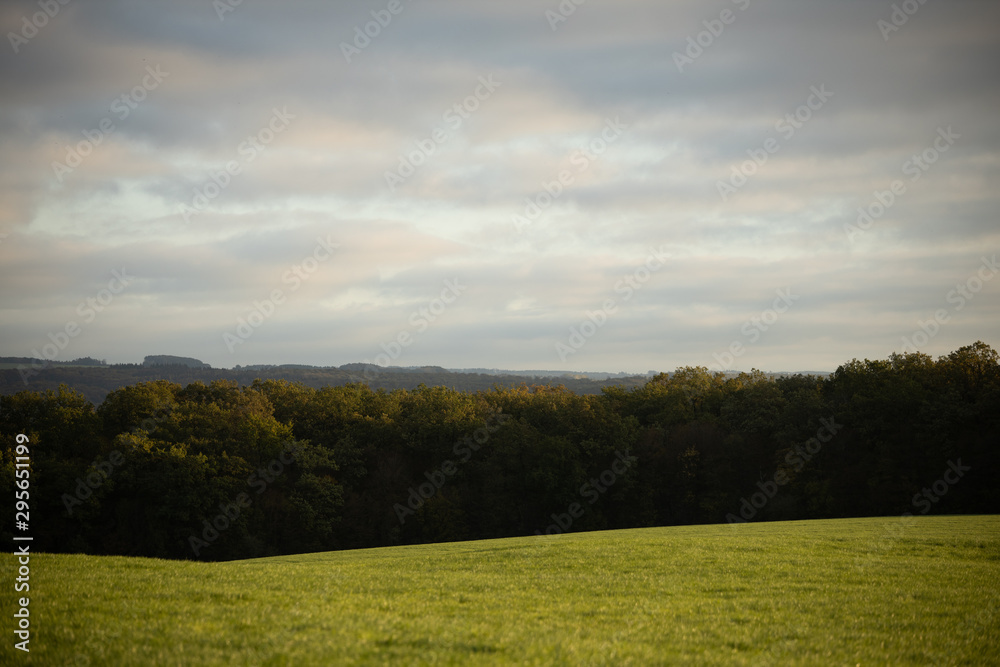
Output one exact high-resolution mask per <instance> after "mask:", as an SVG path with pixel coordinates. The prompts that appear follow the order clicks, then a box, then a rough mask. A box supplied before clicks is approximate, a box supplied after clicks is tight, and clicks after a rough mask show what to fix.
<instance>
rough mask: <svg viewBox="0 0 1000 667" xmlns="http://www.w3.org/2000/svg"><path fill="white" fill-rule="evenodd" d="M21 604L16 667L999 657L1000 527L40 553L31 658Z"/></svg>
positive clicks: (954, 521) (706, 531) (750, 529)
mask: <svg viewBox="0 0 1000 667" xmlns="http://www.w3.org/2000/svg"><path fill="white" fill-rule="evenodd" d="M13 560H14V559H13V558H12V557H10V556H8V557H7V558H4V559H3V561H4V564H3V568H4V580H5V581H6V582H11V581H12V580H13V577H14V566H13V564H12V563H13ZM8 585H9V584H8ZM7 590H8V592H7V593H6V594H5V595H4V596H3V604H4V608H3V618H4V619H6V621H5V626H4V633H3V635H4V637H5V639H4V642H3V646H2V647H0V663H2V664H4V665H16V664H37V665H43V664H44V665H102V666H103V665H180V664H220V665H231V664H233V665H242V664H248V665H303V664H305V665H309V664H316V665H323V664H353V663H360V664H383V663H386V662H395V663H402V664H498V663H517V664H614V665H619V664H636V665H647V664H719V665H734V664H735V665H741V664H745V665H771V664H773V665H859V664H860V665H879V664H893V665H904V664H920V665H927V664H934V665H982V664H1000V516H988V517H918V518H916V519H915V520H913V522H912V523H911V524H905V525H904V524H903V523H901V520H900V519H899V518H898V517H897V518H883V519H844V520H835V521H801V522H786V523H764V524H742V525H713V526H689V527H674V528H650V529H639V530H623V531H608V532H596V533H578V534H569V535H562V536H557V537H551V538H543V537H530V538H515V539H504V540H490V541H480V542H459V543H451V544H435V545H424V546H415V547H398V548H385V549H365V550H358V551H342V552H333V553H321V554H309V555H301V556H289V557H281V558H268V559H258V560H248V561H236V562H229V563H218V564H205V563H194V562H172V561H161V560H149V559H139V558H117V557H92V556H77V555H73V556H64V555H49V554H39V555H36V556H33V557H32V558H31V593H30V597H31V604H30V611H31V628H32V631H33V632H32V639H31V643H30V647H31V652H30V654H26V653H23V652H21V651H17V650H14V649H13V643H14V641H16V640H15V639H13V638H12V637H13V635H12V633H11V629H12V628H13V625H12V614H13V612H14V611H15V607H14V604H13V597H14V596H13V594H12V593H11V592H9V591H11V588H8V589H7Z"/></svg>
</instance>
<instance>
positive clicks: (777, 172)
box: [0, 0, 1000, 372]
mask: <svg viewBox="0 0 1000 667" xmlns="http://www.w3.org/2000/svg"><path fill="white" fill-rule="evenodd" d="M577 1H579V0H577ZM235 2H236V0H217V2H215V3H213V2H211V1H210V0H182V1H176V2H171V3H162V2H161V3H153V2H110V1H108V2H100V3H87V2H83V1H82V0H70V1H69V2H67V3H66V4H65V5H61V4H59V2H58V0H51V2H50V3H49V5H50V6H49V5H46V3H44V2H43V3H38V2H5V3H3V5H2V9H0V27H2V33H3V35H4V44H3V45H2V48H0V51H2V53H3V55H2V56H0V76H2V90H0V95H2V97H0V99H2V103H0V234H2V235H4V236H2V238H0V309H2V311H0V312H2V314H0V342H2V346H0V348H2V349H0V355H8V356H33V351H35V352H38V353H41V352H42V351H43V347H44V346H45V345H46V344H48V343H51V341H52V340H53V338H55V339H58V340H64V342H65V339H64V338H63V337H61V336H59V334H58V332H62V331H65V329H66V327H67V324H68V323H75V324H76V325H77V327H78V333H77V334H76V335H75V336H72V337H71V338H69V339H68V342H67V343H66V344H65V346H64V347H63V346H61V347H60V349H59V350H58V356H57V357H56V358H57V359H59V360H68V359H73V358H77V357H82V356H88V355H89V356H94V357H98V358H106V359H108V361H110V362H135V361H141V359H142V357H143V356H145V355H147V354H177V355H184V356H193V357H197V358H200V359H202V360H204V361H207V362H208V363H210V364H212V365H213V366H225V367H228V366H233V365H235V364H244V365H245V364H254V363H309V364H317V365H340V364H344V363H348V362H354V361H361V360H366V359H367V360H375V359H376V358H377V355H379V354H380V353H382V352H383V344H385V346H384V347H386V348H389V349H390V350H391V351H396V347H395V346H393V345H389V343H390V341H393V340H396V339H398V338H399V337H400V336H401V335H402V337H403V340H406V341H409V344H408V345H406V346H405V347H403V346H400V348H399V350H398V351H399V354H398V355H396V356H395V357H394V358H392V359H391V363H393V364H395V365H403V366H413V365H423V364H434V365H441V366H445V367H449V368H454V367H473V366H475V367H480V366H484V367H500V368H510V369H526V368H555V369H558V368H565V369H567V370H569V369H577V370H609V371H618V370H626V371H639V372H645V371H646V370H650V369H656V370H673V369H674V368H675V367H677V366H681V365H706V366H713V365H715V366H720V365H726V366H728V367H730V368H735V369H740V370H748V369H750V368H751V367H757V368H763V369H768V370H803V369H808V370H833V369H834V368H835V367H836V366H837V365H838V364H840V363H842V362H844V361H846V360H849V359H851V358H854V357H857V358H865V357H868V358H883V357H885V356H887V355H888V354H889V353H891V352H893V351H902V350H903V349H904V347H905V343H904V338H905V339H907V340H913V341H914V347H915V348H917V349H919V350H920V351H921V352H926V353H928V354H931V355H934V356H936V355H939V354H945V353H947V352H949V351H951V350H953V349H955V348H957V347H958V346H961V345H964V344H968V343H971V342H973V341H975V340H977V339H981V340H984V341H986V342H987V343H989V344H991V345H993V346H994V347H995V348H996V347H998V346H1000V337H998V332H1000V328H998V322H1000V280H993V279H992V278H993V277H994V273H995V272H996V269H994V268H991V267H992V263H993V261H994V258H995V256H996V253H997V252H998V250H1000V226H998V221H997V213H998V211H1000V188H998V187H997V185H998V183H1000V123H998V111H1000V68H998V67H997V63H1000V5H998V4H997V3H996V2H970V1H955V0H949V1H948V2H945V1H944V0H926V2H923V4H920V3H918V2H917V0H907V2H901V3H896V4H895V6H894V5H893V3H890V2H860V1H858V2H810V1H805V2H799V1H795V2H793V1H791V0H789V1H785V2H771V1H768V0H738V1H737V2H733V1H730V0H718V1H714V2H694V1H690V2H688V1H685V2H669V3H665V2H653V1H643V0H616V1H615V2H610V1H608V0H586V1H585V2H583V3H582V4H581V5H579V6H577V5H576V4H574V2H571V0H564V1H563V2H562V5H560V3H559V2H557V1H555V0H553V1H551V2H527V1H523V0H508V1H506V2H502V3H500V2H462V3H458V2H441V1H434V0H399V2H398V3H397V2H390V1H389V0H373V1H370V2H354V3H343V2H342V3H330V2H319V1H318V0H317V1H316V2H309V1H293V2H281V3H278V2H265V1H264V0H243V1H242V2H241V3H239V4H238V5H237V4H235ZM45 6H49V13H54V15H53V16H51V17H50V16H48V15H47V14H45V13H44V11H43V9H44V7H45ZM53 7H58V11H55V10H53V9H52V8H53ZM560 7H562V10H561V11H562V13H560ZM571 8H573V9H574V11H572V13H570V12H569V11H568V10H569V9H571ZM390 10H394V11H395V13H393V11H390ZM373 12H374V14H373ZM907 12H910V13H907ZM564 14H565V16H564ZM43 19H44V20H43ZM563 19H565V20H563ZM379 20H381V22H382V23H383V24H384V25H381V24H379V23H377V21H379ZM880 21H881V23H880ZM365 30H367V31H368V32H369V33H371V34H375V36H374V37H370V36H367V35H366V36H364V37H363V38H362V37H359V34H361V35H364V32H365ZM376 33H377V34H376ZM689 38H690V39H689ZM754 159H756V162H754V161H753V160H754ZM560 178H561V179H562V182H561V183H560ZM894 188H895V192H893V189H894ZM547 190H548V191H547ZM550 192H551V193H554V196H553V194H550ZM880 199H881V200H882V201H881V202H880V201H879V200H880ZM890 200H891V201H890ZM536 207H537V208H536ZM859 207H861V208H862V209H863V210H865V211H867V212H869V213H870V217H869V218H864V217H862V218H860V223H859ZM334 246H336V247H335V248H334ZM654 253H655V255H658V256H659V258H656V257H655V256H654ZM115 271H117V272H119V274H120V275H123V276H124V277H125V278H126V279H125V280H124V281H121V280H119V279H116V278H115V274H114V273H113V272H115ZM116 281H117V282H116ZM446 281H448V282H447V283H446ZM447 285H451V286H452V287H451V288H449V287H448V286H447ZM456 285H457V286H458V287H457V288H455V286H456ZM959 286H961V290H959V289H958V288H959ZM449 289H451V291H448V290H449ZM102 290H107V291H106V292H102ZM116 291H117V293H115V292H116ZM276 291H278V292H280V294H278V297H279V298H278V299H276V300H275V301H271V299H272V297H273V296H275V294H276ZM962 291H964V292H965V295H963V294H962ZM781 295H784V297H782V296H781ZM88 299H92V300H93V299H96V301H93V302H91V303H90V304H89V305H88V301H87V300H88ZM102 300H103V303H102ZM446 301H451V303H446ZM269 304H270V305H269ZM95 305H96V307H95ZM98 307H99V308H100V310H98ZM422 308H423V309H425V312H424V313H423V314H421V312H420V309H422ZM772 308H773V309H774V311H773V312H768V311H769V309H772ZM779 310H781V311H783V312H780V313H779V312H778V311H779ZM255 313H256V314H255ZM414 313H416V314H414ZM588 313H589V315H588ZM936 313H937V315H938V321H937V322H935V323H933V324H930V323H929V322H930V321H932V320H934V318H935V314H936ZM241 318H242V320H243V321H246V322H247V324H245V325H240V321H241ZM751 318H757V319H756V320H754V319H751ZM587 322H596V323H595V324H584V323H587ZM921 323H924V325H925V327H924V328H925V329H926V330H927V331H928V332H929V333H928V334H918V335H917V336H916V338H914V334H915V333H917V332H920V331H921ZM71 329H72V330H73V331H77V329H75V328H72V327H71ZM574 331H576V332H579V334H574V333H573V332H574ZM244 334H249V335H244ZM407 336H408V337H407ZM234 337H235V338H236V339H237V340H236V341H235V342H234ZM579 343H582V345H580V344H579ZM734 343H739V344H740V345H741V346H742V347H736V348H734V349H736V350H738V351H739V354H736V355H733V356H732V357H727V353H726V350H727V349H728V348H730V346H732V345H733V344H734ZM560 346H561V347H560ZM53 349H54V348H53V347H50V348H49V350H50V351H52V350H53ZM387 358H388V357H382V358H381V359H382V360H383V361H384V360H386V359H387ZM724 362H728V363H724Z"/></svg>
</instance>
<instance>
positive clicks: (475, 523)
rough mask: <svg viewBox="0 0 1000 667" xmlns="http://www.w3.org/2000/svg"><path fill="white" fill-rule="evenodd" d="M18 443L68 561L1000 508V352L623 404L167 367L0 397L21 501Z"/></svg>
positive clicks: (700, 371) (38, 514) (686, 383)
mask: <svg viewBox="0 0 1000 667" xmlns="http://www.w3.org/2000/svg"><path fill="white" fill-rule="evenodd" d="M18 434H24V435H26V436H27V437H28V439H29V441H30V448H31V469H30V470H31V476H30V480H31V486H30V489H31V495H30V498H31V501H30V502H31V517H32V523H31V525H32V532H33V536H34V540H35V541H34V544H35V545H36V548H38V549H39V550H45V551H50V552H84V553H92V554H121V555H134V556H152V557H163V558H180V559H199V560H223V559H234V558H248V557H256V556H265V555H276V554H287V553H298V552H309V551H320V550H334V549H347V548H358V547H372V546H384V545H393V544H410V543H422V542H438V541H453V540H466V539H482V538H494V537H506V536H514V535H531V534H542V533H548V534H552V533H558V532H564V531H577V530H599V529H610V528H630V527H640V526H662V525H678V524H694V523H719V522H727V521H729V522H734V521H739V522H743V521H761V520H786V519H818V518H834V517H853V516H882V515H895V516H899V515H901V514H904V513H911V514H921V513H930V512H933V513H939V514H940V513H997V512H1000V485H998V484H997V483H996V480H997V479H998V473H1000V447H998V445H1000V443H998V437H1000V363H998V355H997V353H996V351H994V350H993V349H992V348H991V347H989V346H988V345H986V344H984V343H982V342H977V343H975V344H973V345H969V346H966V347H962V348H960V349H959V350H957V351H955V352H952V353H951V354H949V355H946V356H942V357H940V358H939V359H937V360H936V361H935V360H933V359H932V358H931V357H929V356H928V355H925V354H921V353H909V354H893V355H891V356H890V357H889V358H888V359H885V360H874V361H871V360H867V359H866V360H864V361H858V360H856V359H855V360H852V361H851V362H848V363H846V364H844V365H842V366H840V367H839V368H838V369H837V371H836V372H835V373H833V374H831V375H830V376H828V377H826V378H818V377H814V376H801V375H798V376H787V377H770V376H768V375H766V374H764V373H761V372H759V371H752V372H750V373H742V374H740V375H739V376H737V377H731V376H729V377H727V376H726V375H725V374H722V373H710V372H709V371H708V369H706V368H704V367H684V368H679V369H677V371H676V372H674V373H671V374H660V375H658V376H655V377H653V378H651V379H649V380H648V381H647V382H646V383H645V384H644V385H642V386H639V387H631V388H626V387H614V386H612V387H606V388H604V389H603V391H602V392H601V393H600V394H577V393H574V392H572V391H570V390H567V389H565V388H564V387H551V386H526V385H522V386H519V387H502V386H496V387H494V388H493V389H491V390H481V391H474V392H463V391H458V390H455V389H450V388H446V387H428V386H426V385H421V386H419V387H417V388H416V389H410V390H404V389H397V390H391V391H387V390H385V389H373V388H371V387H369V386H368V385H366V384H364V383H348V384H344V385H341V386H326V387H321V388H314V387H309V386H306V385H304V384H301V383H295V382H289V381H287V380H276V379H256V380H254V381H253V382H251V383H250V384H247V385H244V386H240V385H239V384H237V383H236V382H235V381H231V380H216V381H212V382H210V383H209V384H204V383H201V382H194V383H191V384H188V385H187V386H182V385H180V384H177V383H175V382H171V381H169V380H164V379H159V380H152V381H147V382H141V383H138V384H134V385H130V386H125V387H122V388H119V389H117V390H114V391H112V392H110V393H109V394H107V396H106V397H105V398H104V400H103V401H102V402H101V403H100V404H99V405H98V406H96V407H95V406H94V405H93V404H92V403H90V402H89V401H87V400H86V398H85V397H84V396H83V395H82V394H81V393H79V392H76V391H73V390H71V389H69V388H68V387H65V386H63V387H60V388H59V389H57V390H44V391H20V392H18V393H15V394H12V395H8V396H3V397H0V442H2V455H3V459H2V465H3V468H4V470H3V476H2V481H0V492H2V494H3V495H4V496H6V497H8V498H11V497H13V494H14V491H15V475H14V468H15V466H14V457H15V446H16V445H15V437H16V436H17V435H18ZM956 471H957V472H956ZM944 480H947V481H944ZM5 505H6V507H7V508H8V509H7V510H5V511H7V512H8V520H7V521H5V522H4V523H3V527H2V528H0V539H9V538H10V537H11V533H12V532H13V530H12V529H13V526H14V516H13V514H14V512H13V504H12V503H7V504H5Z"/></svg>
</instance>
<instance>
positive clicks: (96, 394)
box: [0, 357, 649, 405]
mask: <svg viewBox="0 0 1000 667" xmlns="http://www.w3.org/2000/svg"><path fill="white" fill-rule="evenodd" d="M146 358H147V359H149V358H150V357H146ZM175 358H176V357H175ZM191 361H195V362H198V360H197V359H193V360H191ZM198 363H201V362H198ZM257 378H261V379H275V380H288V381H290V382H301V383H302V384H304V385H306V386H308V387H314V388H317V389H318V388H320V387H326V386H340V385H345V384H348V383H350V382H361V383H364V384H367V385H368V386H370V387H371V388H373V389H385V390H386V391H392V390H393V389H416V388H417V387H419V386H420V385H426V386H428V387H435V386H444V387H449V388H452V389H456V390H459V391H488V390H490V389H492V388H493V387H495V386H500V387H518V386H521V385H528V386H531V385H551V386H558V385H563V386H565V387H566V388H567V389H569V390H571V391H573V392H576V393H578V394H599V393H600V392H601V389H603V388H604V387H611V386H615V385H618V386H622V387H625V388H631V387H641V386H642V385H644V384H645V383H646V382H647V381H648V380H649V378H647V377H645V376H635V377H623V378H616V379H613V380H591V379H587V378H582V379H580V378H571V377H559V378H542V379H539V378H535V377H527V376H518V375H484V374H481V373H451V372H449V371H447V370H445V369H443V368H441V367H439V366H427V367H419V368H415V369H409V368H399V367H389V368H383V367H381V366H374V365H371V364H345V365H344V366H342V367H340V368H330V367H328V368H321V367H310V366H305V367H297V366H295V365H292V366H291V367H289V366H263V365H262V366H253V367H237V368H233V369H226V368H211V367H210V366H208V365H207V364H206V365H203V366H201V367H195V366H189V365H184V364H169V365H152V364H146V363H143V364H113V365H110V366H79V365H77V366H69V365H56V364H51V365H49V366H47V367H44V368H37V370H36V371H35V372H34V373H32V374H28V377H27V381H26V382H25V381H24V380H22V378H21V374H20V373H19V372H18V370H17V369H16V367H8V368H5V369H0V395H4V394H14V393H17V392H19V391H23V390H26V389H27V390H31V391H43V390H46V389H53V390H55V389H58V388H59V385H60V384H66V385H68V386H69V387H71V388H72V389H75V390H77V391H79V392H81V393H82V394H83V395H84V396H86V398H87V400H89V401H90V402H91V403H94V404H95V405H96V404H98V403H100V402H101V401H103V400H104V397H105V396H107V395H108V393H109V392H111V391H113V390H115V389H118V388H120V387H125V386H129V385H133V384H136V383H139V382H150V381H153V380H160V379H162V380H168V381H170V382H176V383H178V384H181V385H188V384H191V383H192V382H203V383H205V384H208V383H210V382H212V381H213V380H233V381H235V382H237V383H238V384H240V385H249V384H251V383H253V381H254V380H256V379H257Z"/></svg>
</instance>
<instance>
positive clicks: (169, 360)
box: [142, 354, 211, 368]
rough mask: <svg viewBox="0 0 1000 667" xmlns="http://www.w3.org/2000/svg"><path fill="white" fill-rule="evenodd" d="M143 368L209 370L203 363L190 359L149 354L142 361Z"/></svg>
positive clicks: (170, 355)
mask: <svg viewBox="0 0 1000 667" xmlns="http://www.w3.org/2000/svg"><path fill="white" fill-rule="evenodd" d="M142 365H143V366H187V367H188V368H211V366H209V365H208V364H206V363H205V362H203V361H201V360H199V359H193V358H191V357H175V356H173V355H172V354H151V355H149V356H147V357H146V358H145V359H143V360H142Z"/></svg>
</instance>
